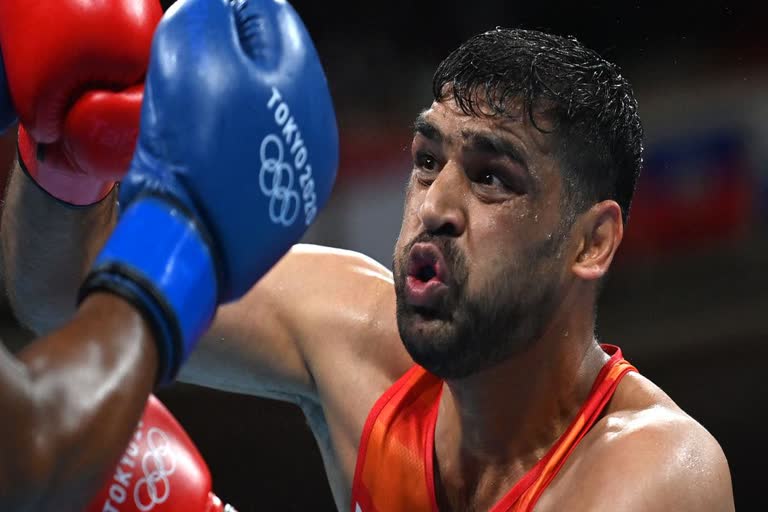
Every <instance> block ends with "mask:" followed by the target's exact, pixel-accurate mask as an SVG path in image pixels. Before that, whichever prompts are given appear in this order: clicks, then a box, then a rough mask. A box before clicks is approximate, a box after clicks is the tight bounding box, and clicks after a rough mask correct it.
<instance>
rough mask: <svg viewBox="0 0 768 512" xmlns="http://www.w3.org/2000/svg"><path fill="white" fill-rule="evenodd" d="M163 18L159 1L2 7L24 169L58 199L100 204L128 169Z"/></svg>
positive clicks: (18, 0) (16, 2)
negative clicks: (154, 37)
mask: <svg viewBox="0 0 768 512" xmlns="http://www.w3.org/2000/svg"><path fill="white" fill-rule="evenodd" d="M161 16H162V8H161V6H160V3H159V2H158V1H157V0H111V1H108V2H101V1H100V2H82V1H79V0H57V1H56V2H53V1H48V2H35V3H30V2H27V1H25V0H3V1H2V2H0V46H1V47H2V48H3V53H4V57H5V72H6V78H7V80H8V84H9V89H10V94H11V97H12V98H13V105H14V107H15V111H16V112H17V113H18V116H19V120H20V123H21V127H20V130H19V155H20V160H21V164H22V167H23V168H24V169H25V171H27V174H29V175H30V176H31V177H32V179H34V180H35V182H37V183H38V185H40V186H41V187H42V188H43V189H44V190H46V191H47V192H48V193H50V194H51V195H52V196H54V197H56V198H57V199H59V200H61V201H63V202H65V203H70V204H74V205H87V204H91V203H94V202H96V201H99V200H100V199H102V198H103V197H105V196H106V195H107V194H108V193H109V191H110V190H111V189H112V187H113V186H114V183H115V182H116V181H118V180H119V179H121V178H122V176H123V175H124V174H125V173H126V172H127V170H128V165H129V163H130V159H131V156H132V154H133V150H134V148H135V142H136V136H137V133H138V121H139V116H140V107H141V99H142V96H141V93H142V87H141V84H142V81H143V79H144V76H145V73H146V69H147V63H148V61H149V52H150V46H151V41H152V35H153V33H154V29H155V27H156V25H157V23H158V21H159V20H160V17H161ZM1 94H2V93H0V99H2V96H1ZM0 108H1V107H0ZM0 127H1V125H0Z"/></svg>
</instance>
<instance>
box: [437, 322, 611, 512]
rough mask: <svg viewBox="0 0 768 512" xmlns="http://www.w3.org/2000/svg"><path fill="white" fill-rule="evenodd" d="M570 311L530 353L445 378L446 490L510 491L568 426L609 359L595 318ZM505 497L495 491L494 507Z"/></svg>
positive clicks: (440, 439) (441, 455) (441, 447)
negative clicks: (597, 333)
mask: <svg viewBox="0 0 768 512" xmlns="http://www.w3.org/2000/svg"><path fill="white" fill-rule="evenodd" d="M566 316H567V317H568V318H563V319H562V321H557V320H556V321H555V322H553V323H552V324H551V326H550V328H549V329H548V330H547V332H546V333H545V335H544V336H543V337H542V338H541V339H539V340H537V341H536V342H535V343H534V344H533V345H532V347H531V348H530V349H528V350H527V351H525V352H523V353H520V354H516V355H515V356H513V357H511V358H510V359H508V360H507V361H505V362H503V363H501V364H499V365H497V366H495V367H493V368H490V369H487V370H485V371H482V372H479V373H477V374H475V375H472V376H470V377H467V378H463V379H458V380H452V381H447V382H446V383H445V388H444V390H443V394H442V398H441V402H440V406H439V412H438V420H437V426H436V430H435V452H436V456H437V464H436V467H437V468H438V471H439V473H440V477H439V479H438V480H441V481H442V482H436V483H438V484H442V485H439V486H440V487H443V489H453V490H456V491H458V493H457V494H466V496H465V499H470V498H471V497H472V496H481V495H483V494H484V492H483V487H484V486H487V487H488V489H489V492H490V494H494V493H497V492H499V491H500V490H501V491H503V492H504V493H506V491H507V490H508V489H509V488H510V487H511V485H513V484H514V483H515V482H516V481H517V480H518V479H519V478H520V477H522V476H523V475H524V474H525V472H527V471H528V470H529V469H530V468H531V467H532V466H533V465H534V464H535V463H536V462H537V461H538V460H539V459H541V457H543V456H544V455H545V454H546V452H547V451H548V450H549V448H550V447H551V446H552V444H554V442H555V441H556V440H557V439H558V438H559V437H560V436H561V435H562V434H563V432H564V431H565V430H566V428H567V427H568V425H569V424H570V423H571V421H572V420H573V418H574V417H575V415H576V413H577V412H578V410H579V408H580V407H581V405H582V404H583V403H584V401H585V400H586V398H587V396H588V394H589V391H590V389H591V387H592V384H593V382H594V379H595V377H596V376H597V373H598V372H599V371H600V368H601V367H602V366H603V364H604V363H605V361H606V360H607V359H608V358H607V356H606V354H605V353H604V352H603V351H602V349H601V348H600V347H599V345H598V344H597V342H596V341H595V340H594V337H593V329H594V325H593V322H592V320H591V318H592V316H591V315H579V316H580V318H588V319H589V320H588V321H583V322H579V321H577V320H576V318H578V317H574V316H573V315H571V314H566ZM484 482H486V484H484ZM500 482H503V483H504V484H505V485H499V483H500ZM462 489H463V491H462ZM450 494H451V493H446V495H450ZM499 497H500V496H488V500H489V503H488V506H489V507H490V505H492V504H493V503H494V502H495V501H496V500H497V499H498V498H499ZM449 501H454V500H449ZM459 501H463V500H459ZM478 501H481V502H482V501H484V500H482V499H479V498H478V499H472V502H473V504H475V505H477V502H478ZM454 503H456V501H454Z"/></svg>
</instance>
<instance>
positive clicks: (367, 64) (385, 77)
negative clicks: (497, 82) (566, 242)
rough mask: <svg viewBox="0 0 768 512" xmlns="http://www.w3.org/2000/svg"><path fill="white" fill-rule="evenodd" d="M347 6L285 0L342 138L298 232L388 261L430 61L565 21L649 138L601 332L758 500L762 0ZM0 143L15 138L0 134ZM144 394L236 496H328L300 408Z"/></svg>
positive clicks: (766, 186) (763, 252)
mask: <svg viewBox="0 0 768 512" xmlns="http://www.w3.org/2000/svg"><path fill="white" fill-rule="evenodd" d="M165 3H166V4H170V3H171V2H165ZM345 4H348V5H346V6H345V7H342V5H343V4H342V2H335V3H329V2H316V1H311V0H296V1H294V2H293V5H294V6H295V7H296V9H297V10H298V12H299V13H300V14H301V15H302V16H303V18H304V20H305V22H306V24H307V26H308V28H309V30H310V32H311V33H312V35H313V37H314V39H315V41H316V45H317V47H318V50H319V53H320V56H321V58H322V60H323V63H324V65H325V67H326V70H327V75H328V79H329V82H330V85H331V89H332V91H333V95H334V98H335V103H336V107H337V110H338V119H339V124H340V131H341V144H342V161H341V168H340V176H339V180H338V183H337V186H336V189H335V192H334V195H333V198H332V200H331V202H330V204H329V205H328V207H327V208H326V209H325V210H324V212H323V213H322V215H321V216H320V218H319V221H318V223H317V224H316V225H315V226H314V227H313V228H312V230H311V232H310V233H309V234H308V235H307V237H306V241H307V242H313V243H320V244H325V245H332V246H337V247H343V248H348V249H354V250H358V251H361V252H364V253H366V254H368V255H370V256H372V257H373V258H375V259H377V260H379V261H380V262H382V263H384V264H385V265H390V263H391V253H392V247H393V244H394V241H395V238H396V236H397V232H398V230H399V226H400V220H401V208H402V199H403V186H404V183H405V178H406V176H407V174H408V173H409V171H410V161H409V153H408V152H407V150H406V147H407V145H408V144H409V142H410V138H411V123H412V121H413V119H414V118H415V116H416V115H417V114H418V112H419V111H420V110H421V109H423V108H425V107H427V106H428V105H429V103H430V101H431V96H430V91H431V76H432V72H433V71H434V69H435V68H436V66H437V64H438V63H439V62H440V60H441V59H442V58H443V57H445V56H446V55H447V54H448V53H449V52H450V51H451V50H453V49H454V48H455V47H457V46H458V45H459V44H460V43H461V42H463V41H464V40H465V39H466V38H468V37H470V36H472V35H474V34H476V33H478V32H481V31H485V30H488V29H492V28H494V27H496V26H505V27H523V28H534V29H541V30H546V31H551V32H554V33H557V34H561V35H574V36H576V37H577V38H578V39H579V40H581V41H582V42H583V43H585V44H586V45H587V46H589V47H591V48H593V49H595V50H597V51H598V52H599V53H601V54H602V55H603V56H604V57H606V58H608V59H609V60H612V61H614V62H616V63H617V64H619V66H620V67H621V68H622V70H623V74H624V75H625V76H626V77H627V78H628V79H629V81H630V82H631V83H632V84H633V85H634V87H635V91H636V94H637V97H638V101H639V104H640V114H641V118H642V120H643V122H644V125H645V129H646V134H647V138H646V153H645V167H644V170H643V174H642V176H641V178H640V181H639V185H638V189H637V193H636V196H635V201H634V205H633V209H632V216H631V221H630V223H629V226H628V229H627V232H626V237H625V241H624V243H623V246H622V248H621V250H620V252H619V255H618V257H617V261H616V262H615V264H614V270H613V272H612V274H611V276H610V278H609V279H608V283H607V286H606V288H605V291H604V293H603V295H602V298H601V303H600V309H599V311H598V335H599V337H600V339H601V340H602V341H604V342H611V343H615V344H619V345H620V346H622V348H623V349H624V353H625V355H626V357H627V358H628V359H629V360H631V361H632V362H633V363H634V364H635V365H636V366H637V367H638V368H639V369H640V371H641V372H642V373H643V374H645V375H646V376H648V377H650V378H651V379H652V380H654V381H655V382H656V383H657V384H659V385H660V386H661V387H662V388H663V389H664V390H665V391H667V392H668V393H669V394H670V395H671V396H672V398H673V399H674V400H675V401H676V402H677V403H678V404H679V405H680V406H681V407H683V408H684V409H685V410H686V411H687V412H688V413H690V414H691V415H692V416H693V417H694V418H696V419H697V420H699V421H700V422H701V423H702V424H703V425H704V426H705V427H706V428H707V429H709V430H710V432H712V434H713V435H714V436H715V437H716V438H717V439H718V440H719V442H720V443H721V445H722V446H723V448H724V450H725V453H726V455H727V457H728V460H729V463H730V466H731V470H732V475H733V483H734V491H735V497H736V504H737V507H738V510H766V505H765V503H764V501H765V500H764V498H763V494H764V490H763V489H762V485H763V481H764V479H765V477H766V475H767V474H768V471H767V470H766V467H765V463H764V462H763V461H764V460H766V455H768V453H766V452H767V450H766V449H765V447H764V446H765V441H764V432H765V431H766V428H765V427H764V426H763V424H762V421H761V420H760V418H762V417H763V416H762V414H763V409H765V406H766V405H767V404H768V399H767V397H768V394H767V393H766V390H767V388H768V385H766V377H765V374H764V368H765V360H766V356H768V270H766V264H767V263H768V123H766V120H768V30H766V23H767V22H768V3H766V2H741V3H737V2H725V3H716V2H711V3H706V2H697V3H695V4H694V3H687V2H667V3H666V4H667V5H665V6H664V7H663V8H662V7H659V6H658V5H656V4H653V5H652V4H651V3H650V2H640V1H635V2H588V3H584V2H582V3H577V2H570V3H563V4H558V3H548V2H541V1H538V2H530V3H523V2H509V1H506V2H505V1H501V0H495V1H482V0H478V1H474V2H471V3H468V2H451V1H446V2H440V3H438V2H433V1H419V2H409V1H404V0H391V1H389V2H386V3H384V4H374V3H370V2H357V3H354V4H349V3H346V2H345ZM0 147H2V148H4V149H0V152H2V151H5V153H6V154H7V155H11V154H12V150H13V146H12V141H7V140H6V141H5V142H4V143H3V146H0ZM297 307H299V308H300V307H301V305H300V304H297ZM160 397H161V398H162V399H163V400H164V401H165V403H166V404H167V405H168V406H169V407H170V408H171V410H172V411H173V412H174V413H175V414H176V415H177V416H178V418H179V419H180V421H181V422H182V424H183V425H184V426H185V427H186V428H187V429H188V431H189V433H190V435H191V436H192V438H193V439H194V440H195V442H196V443H197V444H198V446H199V448H200V450H201V451H202V452H203V454H204V456H205V458H206V459H207V461H208V463H209V465H210V467H211V471H212V473H213V476H214V481H215V488H216V490H217V492H218V493H219V495H220V496H222V497H223V498H225V499H226V500H228V501H230V502H231V503H232V504H234V505H236V506H237V507H238V508H239V510H240V511H241V512H250V511H256V510H259V511H263V510H275V509H280V510H284V511H299V510H333V502H332V500H331V497H330V492H329V489H328V485H327V483H326V481H325V477H324V473H323V469H322V463H321V460H320V457H319V453H318V451H317V449H316V447H315V445H314V440H313V438H312V435H311V433H310V432H309V431H308V429H307V428H306V424H305V422H304V419H303V417H302V416H301V414H300V412H299V411H298V410H296V409H294V408H293V407H291V406H288V405H284V404H281V403H278V402H274V401H270V400H263V399H258V398H253V397H244V396H238V395H231V394H224V393H219V392H215V391H211V390H205V389H201V388H197V387H193V386H187V385H177V386H174V387H173V388H171V389H168V390H165V391H163V392H162V393H161V394H160Z"/></svg>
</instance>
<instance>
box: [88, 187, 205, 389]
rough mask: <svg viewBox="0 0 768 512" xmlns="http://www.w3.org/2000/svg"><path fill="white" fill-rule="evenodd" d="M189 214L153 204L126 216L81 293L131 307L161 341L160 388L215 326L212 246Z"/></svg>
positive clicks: (141, 203)
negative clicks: (106, 295)
mask: <svg viewBox="0 0 768 512" xmlns="http://www.w3.org/2000/svg"><path fill="white" fill-rule="evenodd" d="M191 219H192V217H191V216H189V215H186V214H185V212H184V209H183V208H182V207H179V206H175V205H173V204H171V203H169V202H168V201H167V200H166V199H164V198H163V199H161V198H158V197H152V196H147V197H143V198H140V199H138V200H136V201H135V202H134V203H133V204H131V205H130V206H129V207H128V209H127V210H126V211H125V212H124V213H123V214H122V218H121V219H120V221H119V222H118V224H117V226H116V227H115V230H114V232H113V233H112V235H111V236H110V238H109V240H107V243H106V244H105V246H104V248H103V249H102V251H101V252H100V253H99V255H98V256H97V258H96V261H95V262H94V264H93V268H92V270H91V272H90V274H89V275H88V277H87V278H86V280H85V282H84V283H83V286H82V288H81V289H80V296H79V300H80V301H82V300H83V299H84V298H85V297H86V296H87V295H88V294H90V293H93V292H95V291H108V292H111V293H114V294H117V295H119V296H121V297H123V298H124V299H126V300H127V301H129V302H131V303H132V304H134V306H136V308H137V309H138V310H139V311H140V312H141V313H142V314H143V315H144V317H145V318H146V319H147V321H148V322H149V324H150V326H151V328H152V329H153V331H154V334H155V340H156V343H157V348H158V354H159V356H160V357H159V361H160V368H159V371H158V383H159V384H169V383H171V382H172V381H173V379H174V378H175V377H176V374H177V373H178V370H179V368H180V366H181V364H182V363H183V362H184V361H185V360H186V359H187V357H188V356H189V353H190V352H191V351H192V349H193V348H194V346H195V344H196V342H197V340H198V339H199V337H200V336H201V335H202V334H203V332H205V330H206V329H207V328H208V326H209V325H210V323H211V321H212V320H213V315H214V313H215V311H216V305H217V280H216V267H215V263H214V258H213V255H212V253H211V250H210V246H209V244H208V243H207V242H206V239H205V237H204V235H203V233H202V231H201V230H200V229H199V227H198V226H197V225H196V224H195V222H194V221H193V220H191Z"/></svg>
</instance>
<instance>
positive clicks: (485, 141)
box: [413, 113, 530, 174]
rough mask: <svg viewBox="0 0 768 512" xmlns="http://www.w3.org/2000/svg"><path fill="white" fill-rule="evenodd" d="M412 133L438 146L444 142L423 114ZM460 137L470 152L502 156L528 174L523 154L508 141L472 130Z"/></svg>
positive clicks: (414, 124) (464, 132)
mask: <svg viewBox="0 0 768 512" xmlns="http://www.w3.org/2000/svg"><path fill="white" fill-rule="evenodd" d="M413 131H414V133H417V134H419V135H422V136H424V137H426V138H427V139H429V140H431V141H433V142H436V143H438V144H441V143H443V142H444V141H445V136H444V135H443V133H442V132H441V131H440V129H439V128H438V127H437V126H435V125H434V124H432V123H430V122H429V121H428V120H427V118H426V117H425V115H424V113H421V114H419V116H418V117H417V118H416V120H415V121H414V122H413ZM461 136H462V138H463V139H464V140H465V141H467V142H468V143H469V148H470V149H471V150H472V151H477V152H479V153H485V154H486V155H489V156H502V157H505V158H508V159H509V160H511V161H513V162H515V163H517V164H520V165H521V166H522V167H523V168H524V169H525V171H526V173H528V174H529V173H530V172H529V169H528V162H527V160H526V159H525V158H524V156H523V155H524V153H523V152H522V151H521V150H520V149H519V148H518V147H517V146H516V145H515V144H514V143H512V142H510V141H509V140H507V139H505V138H503V137H500V136H498V135H496V134H494V133H487V132H476V131H472V130H464V131H462V132H461Z"/></svg>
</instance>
